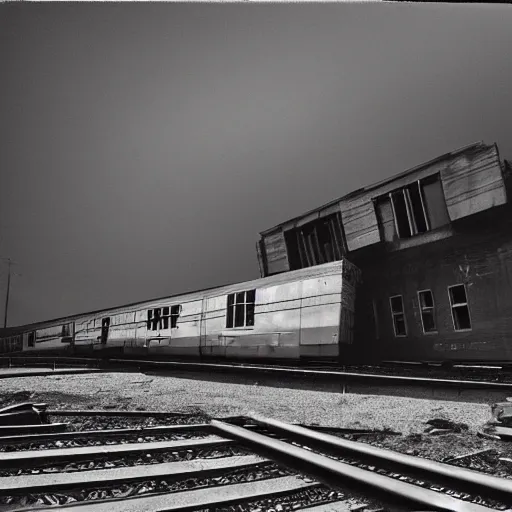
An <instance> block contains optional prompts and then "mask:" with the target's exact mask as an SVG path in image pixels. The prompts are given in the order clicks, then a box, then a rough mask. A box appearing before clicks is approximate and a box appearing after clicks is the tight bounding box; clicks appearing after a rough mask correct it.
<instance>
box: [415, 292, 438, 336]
mask: <svg viewBox="0 0 512 512" xmlns="http://www.w3.org/2000/svg"><path fill="white" fill-rule="evenodd" d="M418 301H419V304H420V313H421V326H422V328H423V334H428V333H430V332H437V327H436V315H435V304H434V296H433V295H432V291H431V290H422V291H419V292H418Z"/></svg>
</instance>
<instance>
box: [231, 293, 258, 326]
mask: <svg viewBox="0 0 512 512" xmlns="http://www.w3.org/2000/svg"><path fill="white" fill-rule="evenodd" d="M255 299H256V290H249V291H246V292H238V293H231V294H229V295H228V306H227V308H228V309H227V318H226V327H228V328H229V327H252V326H253V325H254V303H255Z"/></svg>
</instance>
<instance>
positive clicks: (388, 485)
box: [211, 420, 493, 512]
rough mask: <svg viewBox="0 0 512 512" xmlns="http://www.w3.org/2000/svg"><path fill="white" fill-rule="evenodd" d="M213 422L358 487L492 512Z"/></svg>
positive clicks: (459, 511)
mask: <svg viewBox="0 0 512 512" xmlns="http://www.w3.org/2000/svg"><path fill="white" fill-rule="evenodd" d="M211 423H212V426H213V427H215V428H216V429H217V430H218V431H219V432H220V433H222V434H223V435H227V436H229V437H231V438H234V439H236V440H237V441H240V442H245V443H248V444H250V445H252V446H256V447H259V448H260V449H262V450H265V451H271V452H273V453H277V454H280V455H282V456H285V457H288V458H290V457H291V458H293V459H294V460H296V461H298V462H300V463H302V464H304V465H306V466H309V467H310V468H311V469H312V470H314V469H316V470H323V471H328V472H329V473H331V474H333V475H336V476H337V477H342V478H346V479H349V480H352V481H356V482H358V483H359V484H365V485H370V486H371V487H374V488H376V489H378V490H379V491H381V492H386V493H388V494H393V495H395V496H398V497H400V498H401V499H407V500H409V501H413V502H415V503H418V504H421V505H428V506H429V507H435V508H438V509H441V510H445V511H456V512H463V511H464V512H484V511H485V512H489V511H490V510H493V509H490V508H487V507H484V506H482V505H477V504H475V503H469V502H465V501H462V500H458V499H456V498H453V497H451V496H447V495H445V494H440V493H438V492H436V491H433V490H430V489H425V488H423V487H419V486H416V485H413V484H409V483H406V482H403V481H401V480H397V479H394V478H391V477H389V476H384V475H381V474H379V473H374V472H372V471H368V470H364V469H361V468H358V467H356V466H353V465H350V464H346V463H344V462H340V461H337V460H334V459H331V458H329V457H326V456H323V455H319V454H317V453H314V452H311V451H308V450H305V449H304V448H300V447H297V446H294V445H291V444H288V443H286V442H283V441H279V440H277V439H273V438H270V437H268V436H264V435H262V434H257V433H255V432H251V431H248V430H245V429H243V428H240V427H235V426H233V425H228V424H226V423H223V422H220V421H216V420H212V422H211Z"/></svg>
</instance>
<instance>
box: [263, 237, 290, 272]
mask: <svg viewBox="0 0 512 512" xmlns="http://www.w3.org/2000/svg"><path fill="white" fill-rule="evenodd" d="M263 244H264V247H265V258H266V263H267V269H266V270H267V273H268V275H272V274H277V273H279V272H286V271H288V270H290V265H289V263H288V255H287V252H286V242H285V240H284V233H283V230H282V229H278V230H276V231H274V232H273V233H270V234H268V235H266V236H265V237H264V238H263Z"/></svg>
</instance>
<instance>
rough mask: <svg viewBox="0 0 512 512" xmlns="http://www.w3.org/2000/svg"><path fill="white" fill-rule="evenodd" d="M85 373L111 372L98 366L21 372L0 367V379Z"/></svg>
mask: <svg viewBox="0 0 512 512" xmlns="http://www.w3.org/2000/svg"><path fill="white" fill-rule="evenodd" d="M86 373H112V370H103V369H100V368H72V369H67V368H62V369H56V370H52V369H48V370H32V371H30V370H23V371H21V372H13V371H11V372H7V373H5V372H4V371H2V369H1V368H0V379H17V378H22V377H52V376H55V375H73V374H74V375H82V374H86Z"/></svg>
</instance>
